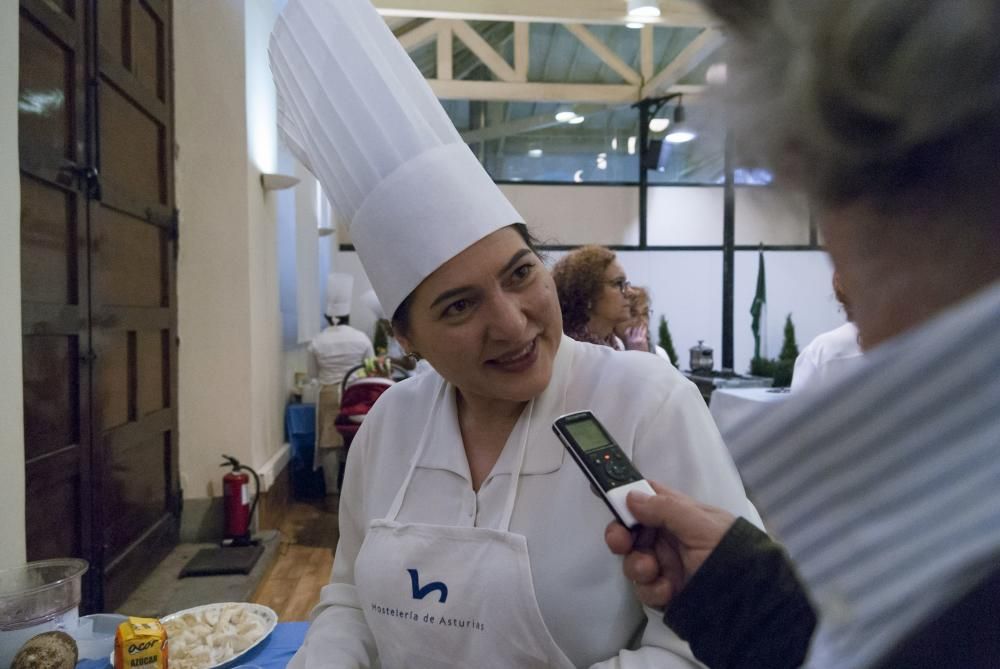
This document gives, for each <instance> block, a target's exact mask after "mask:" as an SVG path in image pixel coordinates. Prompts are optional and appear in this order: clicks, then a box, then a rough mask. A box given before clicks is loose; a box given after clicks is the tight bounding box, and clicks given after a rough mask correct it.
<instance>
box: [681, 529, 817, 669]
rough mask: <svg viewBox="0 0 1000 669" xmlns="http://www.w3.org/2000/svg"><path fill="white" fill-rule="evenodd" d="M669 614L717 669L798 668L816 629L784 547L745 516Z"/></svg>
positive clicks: (701, 656)
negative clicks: (745, 518)
mask: <svg viewBox="0 0 1000 669" xmlns="http://www.w3.org/2000/svg"><path fill="white" fill-rule="evenodd" d="M663 619H664V622H665V623H666V624H667V625H668V626H669V627H670V628H671V629H673V630H674V631H675V632H676V633H677V634H678V635H679V636H680V637H681V638H682V639H684V640H685V641H687V642H688V643H689V644H690V645H691V650H692V652H693V653H694V656H695V657H696V658H698V660H700V661H701V662H703V663H705V664H706V665H708V666H709V667H711V669H756V668H758V667H759V668H760V669H783V668H784V667H799V666H801V665H802V663H803V662H804V661H805V658H806V654H807V652H808V650H809V641H810V639H811V638H812V634H813V630H814V629H815V627H816V614H815V612H814V611H813V607H812V605H811V604H810V602H809V599H808V598H807V596H806V593H805V589H804V587H803V586H802V584H801V583H800V582H799V579H798V577H797V576H796V574H795V570H794V568H793V567H792V564H791V562H790V561H789V559H788V556H787V555H786V554H785V551H784V550H783V549H782V548H781V546H779V545H778V544H776V543H775V542H773V541H772V540H771V539H770V537H768V536H767V534H765V533H764V532H761V531H760V530H759V529H757V528H756V527H754V526H753V525H752V524H750V523H749V522H747V521H746V520H744V519H743V518H738V519H737V520H736V522H735V523H734V524H733V526H732V527H731V528H729V531H728V532H727V533H726V535H725V536H724V537H723V539H722V541H721V542H720V543H719V545H718V547H717V548H716V549H715V551H713V552H712V554H711V555H710V556H709V557H708V559H707V560H706V561H705V563H704V564H703V565H702V566H701V567H700V568H699V569H698V571H696V572H695V574H694V576H693V577H692V578H691V580H690V581H689V582H688V584H687V585H686V586H685V588H684V590H683V591H682V592H681V594H680V595H678V596H677V597H676V598H675V599H674V600H673V602H672V603H671V604H670V607H669V608H668V609H667V612H666V615H664V617H663Z"/></svg>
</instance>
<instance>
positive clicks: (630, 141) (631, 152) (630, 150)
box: [628, 135, 635, 156]
mask: <svg viewBox="0 0 1000 669" xmlns="http://www.w3.org/2000/svg"><path fill="white" fill-rule="evenodd" d="M628 155H630V156H634V155H635V135H632V136H631V137H629V138H628Z"/></svg>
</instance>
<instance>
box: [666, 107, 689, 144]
mask: <svg viewBox="0 0 1000 669" xmlns="http://www.w3.org/2000/svg"><path fill="white" fill-rule="evenodd" d="M697 136H698V134H697V133H696V132H695V131H694V130H692V129H691V128H689V127H687V126H686V125H685V124H684V106H683V105H682V104H681V103H680V101H678V102H677V106H676V107H674V126H673V130H671V131H670V132H668V133H667V136H666V137H664V138H663V139H664V140H666V141H667V142H670V143H671V144H684V143H685V142H690V141H691V140H692V139H694V138H695V137H697Z"/></svg>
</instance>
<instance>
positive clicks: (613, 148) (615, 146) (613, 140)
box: [611, 137, 618, 151]
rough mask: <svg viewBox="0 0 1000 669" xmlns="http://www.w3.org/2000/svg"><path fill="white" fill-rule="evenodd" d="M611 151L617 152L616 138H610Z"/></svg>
mask: <svg viewBox="0 0 1000 669" xmlns="http://www.w3.org/2000/svg"><path fill="white" fill-rule="evenodd" d="M611 150H612V151H617V150H618V138H617V137H612V138H611Z"/></svg>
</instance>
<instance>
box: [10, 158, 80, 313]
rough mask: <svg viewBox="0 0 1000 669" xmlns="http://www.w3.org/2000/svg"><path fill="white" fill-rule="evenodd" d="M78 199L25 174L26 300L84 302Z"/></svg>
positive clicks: (23, 273)
mask: <svg viewBox="0 0 1000 669" xmlns="http://www.w3.org/2000/svg"><path fill="white" fill-rule="evenodd" d="M76 199H77V196H76V195H75V194H74V193H71V192H67V191H65V190H64V189H62V188H60V187H58V186H55V185H52V184H48V183H46V182H44V181H42V180H41V179H35V178H32V177H30V176H27V175H22V177H21V286H22V288H21V299H22V300H24V301H28V302H37V303H43V304H72V305H78V304H79V303H80V295H79V281H78V279H79V276H78V274H79V252H80V248H79V231H78V230H77V220H78V213H77V211H76ZM84 232H85V231H84Z"/></svg>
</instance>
